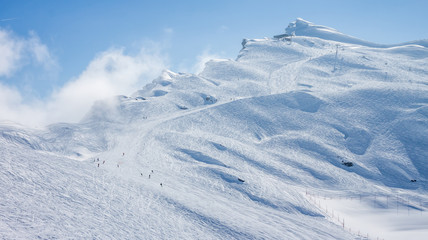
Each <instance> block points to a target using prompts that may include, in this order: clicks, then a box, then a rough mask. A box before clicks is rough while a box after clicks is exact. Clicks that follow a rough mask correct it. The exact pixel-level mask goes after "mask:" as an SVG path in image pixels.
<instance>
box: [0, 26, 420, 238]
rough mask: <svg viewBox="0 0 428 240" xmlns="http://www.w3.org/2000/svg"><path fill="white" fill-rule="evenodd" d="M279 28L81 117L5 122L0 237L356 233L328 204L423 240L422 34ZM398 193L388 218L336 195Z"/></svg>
mask: <svg viewBox="0 0 428 240" xmlns="http://www.w3.org/2000/svg"><path fill="white" fill-rule="evenodd" d="M286 31H287V33H289V32H290V31H292V32H294V34H295V36H293V37H292V39H291V42H289V41H283V40H281V39H279V40H278V39H270V38H266V39H253V40H250V39H246V40H245V41H244V42H243V49H242V50H241V52H240V53H239V55H238V57H237V59H236V60H230V59H229V60H228V59H223V60H213V61H209V62H207V63H206V66H205V69H204V70H203V71H202V72H201V73H200V74H198V75H194V74H186V73H174V72H172V71H168V70H166V71H164V72H163V73H162V74H161V76H159V78H157V79H155V80H153V82H152V83H151V84H148V85H146V86H144V87H143V88H142V89H140V90H136V92H135V93H134V94H132V95H131V96H116V97H112V98H110V99H106V100H104V101H99V102H97V103H95V104H94V106H93V107H92V109H91V110H90V111H89V112H88V113H87V114H86V116H85V117H84V118H83V119H82V120H81V122H80V123H77V124H71V123H57V124H53V125H50V126H47V127H46V129H29V128H26V127H23V126H18V125H16V124H12V123H1V124H0V146H1V147H0V156H2V158H1V159H0V191H1V192H2V193H4V196H3V197H2V199H3V201H1V202H0V238H5V239H28V238H30V239H31V238H42V239H45V238H84V239H87V238H95V239H106V238H107V239H108V238H115V239H117V238H120V239H123V238H126V239H135V238H137V239H139V238H144V239H219V238H220V239H261V238H263V239H359V238H361V236H358V233H357V232H355V231H350V230H349V229H346V228H343V226H342V224H341V222H340V221H336V220H335V219H334V218H332V217H331V216H330V215H329V213H328V212H325V211H324V209H323V207H325V206H327V208H328V209H332V210H334V211H335V212H337V213H340V215H341V216H342V217H344V218H345V219H346V222H347V224H348V222H349V226H350V227H351V228H352V229H357V228H358V229H360V230H361V231H365V233H366V234H367V233H369V238H372V237H373V236H378V237H380V238H385V239H404V238H405V237H406V236H412V239H424V236H426V233H427V231H426V230H427V226H426V225H427V224H426V221H425V219H426V217H425V216H426V212H427V206H425V205H423V203H426V202H428V194H427V191H428V187H427V186H428V184H427V179H428V163H427V159H428V138H426V136H428V119H427V118H428V110H427V109H428V94H427V93H428V71H427V69H428V63H427V59H428V49H427V46H426V45H424V44H423V43H424V42H426V41H425V40H421V41H415V42H412V43H408V44H406V43H403V44H396V45H394V46H386V45H379V44H373V43H367V42H365V41H363V40H359V39H356V38H353V37H350V36H346V35H344V34H342V33H340V32H338V31H336V30H334V29H331V28H328V27H324V26H318V25H315V24H312V23H310V22H307V21H305V20H303V19H297V20H296V21H295V22H294V23H291V24H290V26H289V27H288V28H287V30H286ZM97 159H99V161H98V160H97ZM342 161H345V162H352V163H353V166H352V167H347V166H345V165H343V164H342ZM238 179H242V180H244V181H245V182H242V181H239V180H238ZM413 179H415V180H417V181H416V182H411V181H410V180H413ZM161 183H162V185H161ZM302 192H306V193H308V192H309V193H316V194H318V195H324V196H329V197H334V196H336V197H335V198H334V199H332V200H324V199H323V198H320V197H318V198H317V197H308V196H307V195H306V194H302ZM397 194H398V197H399V198H400V199H407V201H409V202H411V203H415V204H413V205H415V206H416V205H417V204H416V203H418V202H419V203H421V204H419V207H418V209H417V210H414V211H412V212H411V211H409V214H408V215H405V214H404V215H403V214H400V215H396V216H393V215H394V214H396V212H394V210H395V209H394V208H391V207H377V206H375V207H372V206H371V205H370V201H362V202H359V201H357V200H346V199H343V198H346V197H348V198H350V197H355V196H379V197H378V198H379V199H378V200H377V202H378V203H379V204H380V203H382V200H380V198H381V197H380V196H390V197H391V199H393V198H394V197H395V196H397ZM337 196H340V197H341V198H342V199H339V197H337ZM314 198H315V199H318V204H317V202H316V201H314V200H313V199H314ZM320 205H321V207H320ZM413 205H412V206H413ZM355 209H357V210H359V211H357V212H356V211H355ZM400 209H405V207H404V204H403V207H402V208H400ZM394 217H396V218H394ZM372 219H373V220H372ZM367 223H370V224H367ZM365 238H367V236H365ZM406 238H408V237H406Z"/></svg>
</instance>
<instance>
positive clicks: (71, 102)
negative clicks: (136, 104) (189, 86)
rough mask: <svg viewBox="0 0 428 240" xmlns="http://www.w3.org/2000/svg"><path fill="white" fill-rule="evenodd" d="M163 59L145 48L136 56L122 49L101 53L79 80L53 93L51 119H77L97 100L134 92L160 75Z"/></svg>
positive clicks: (73, 120) (49, 109) (163, 65)
mask: <svg viewBox="0 0 428 240" xmlns="http://www.w3.org/2000/svg"><path fill="white" fill-rule="evenodd" d="M164 59H165V57H163V56H162V55H161V54H160V53H159V52H148V51H147V50H145V49H141V51H140V52H139V53H138V54H136V55H134V56H132V55H127V54H125V53H124V50H123V49H110V50H107V51H105V52H103V53H101V54H99V55H98V56H97V57H96V58H95V59H94V60H92V62H91V63H90V64H89V65H88V67H87V68H86V70H85V71H84V72H83V73H82V74H81V75H80V76H79V77H78V78H77V79H75V80H74V81H70V82H69V83H67V84H66V85H65V86H64V87H62V88H61V89H59V90H58V91H56V92H54V93H53V94H52V96H51V99H50V100H49V103H48V105H47V109H48V111H49V112H51V113H52V115H51V118H52V120H54V122H55V121H67V122H70V121H71V122H76V121H78V120H80V119H81V118H82V117H83V115H84V114H86V113H87V111H88V110H89V109H90V107H91V106H92V104H93V102H95V101H96V100H100V99H105V98H109V97H112V96H115V95H119V94H123V95H127V94H130V93H133V92H135V91H136V90H138V89H140V88H141V87H142V86H143V85H144V84H146V83H148V82H149V81H151V80H152V79H154V78H156V77H157V76H158V75H159V74H160V72H161V71H162V70H163V69H164V68H165V67H166V65H165V62H166V61H165V60H164Z"/></svg>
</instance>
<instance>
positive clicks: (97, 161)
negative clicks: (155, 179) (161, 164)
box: [94, 153, 163, 187]
mask: <svg viewBox="0 0 428 240" xmlns="http://www.w3.org/2000/svg"><path fill="white" fill-rule="evenodd" d="M123 156H125V153H122V157H123ZM94 163H97V167H100V158H96V159H95V158H94ZM105 163H106V161H105V160H103V162H102V164H105ZM119 166H120V164H119V163H117V167H119ZM153 173H154V171H153V170H151V172H150V174H149V179H150V178H151V176H152V174H153ZM140 175H141V176H143V173H140ZM160 186H161V187H163V184H162V183H160Z"/></svg>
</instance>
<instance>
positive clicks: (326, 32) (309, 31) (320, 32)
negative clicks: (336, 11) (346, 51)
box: [285, 18, 384, 47]
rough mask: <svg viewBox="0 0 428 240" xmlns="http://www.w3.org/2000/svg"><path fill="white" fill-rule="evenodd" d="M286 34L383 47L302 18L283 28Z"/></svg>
mask: <svg viewBox="0 0 428 240" xmlns="http://www.w3.org/2000/svg"><path fill="white" fill-rule="evenodd" d="M285 33H286V34H287V35H292V36H302V37H316V38H321V39H325V40H333V41H337V42H342V43H351V44H358V45H364V46H370V47H384V46H383V45H380V44H376V43H371V42H367V41H364V40H361V39H358V38H356V37H352V36H348V35H346V34H343V33H341V32H339V31H337V30H336V29H334V28H330V27H326V26H322V25H316V24H314V23H312V22H309V21H307V20H304V19H303V18H297V19H296V20H295V21H294V22H291V23H290V24H289V25H288V27H287V28H286V29H285Z"/></svg>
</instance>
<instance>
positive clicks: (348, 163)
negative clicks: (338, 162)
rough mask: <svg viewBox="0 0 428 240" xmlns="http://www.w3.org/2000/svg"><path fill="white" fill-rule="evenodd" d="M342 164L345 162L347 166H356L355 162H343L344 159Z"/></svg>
mask: <svg viewBox="0 0 428 240" xmlns="http://www.w3.org/2000/svg"><path fill="white" fill-rule="evenodd" d="M342 164H343V165H345V166H347V167H352V166H354V164H353V163H352V162H343V161H342Z"/></svg>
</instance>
